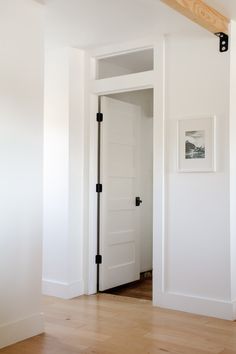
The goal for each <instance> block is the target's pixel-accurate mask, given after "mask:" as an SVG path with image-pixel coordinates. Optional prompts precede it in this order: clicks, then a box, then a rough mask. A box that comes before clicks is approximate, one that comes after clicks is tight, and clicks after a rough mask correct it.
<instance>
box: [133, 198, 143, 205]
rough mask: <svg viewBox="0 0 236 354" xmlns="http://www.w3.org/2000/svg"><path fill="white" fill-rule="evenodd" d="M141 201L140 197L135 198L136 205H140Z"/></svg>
mask: <svg viewBox="0 0 236 354" xmlns="http://www.w3.org/2000/svg"><path fill="white" fill-rule="evenodd" d="M142 202H143V201H142V200H141V199H140V197H136V198H135V205H136V206H140V204H141V203H142Z"/></svg>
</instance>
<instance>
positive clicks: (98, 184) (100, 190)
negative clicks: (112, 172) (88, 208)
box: [96, 183, 102, 193]
mask: <svg viewBox="0 0 236 354" xmlns="http://www.w3.org/2000/svg"><path fill="white" fill-rule="evenodd" d="M96 192H97V193H102V184H101V183H97V184H96Z"/></svg>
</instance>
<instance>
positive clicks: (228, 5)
mask: <svg viewBox="0 0 236 354" xmlns="http://www.w3.org/2000/svg"><path fill="white" fill-rule="evenodd" d="M205 2H206V3H207V4H208V5H210V6H212V7H213V8H215V9H216V10H218V11H219V12H221V13H222V14H223V15H225V16H227V17H228V18H229V19H231V20H235V21H236V1H235V0H205Z"/></svg>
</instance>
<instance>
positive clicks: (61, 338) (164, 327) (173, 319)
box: [0, 294, 236, 354]
mask: <svg viewBox="0 0 236 354" xmlns="http://www.w3.org/2000/svg"><path fill="white" fill-rule="evenodd" d="M44 308H45V317H46V327H45V334H44V335H41V336H38V337H35V338H32V339H30V340H27V341H24V342H21V343H19V344H17V345H14V346H11V347H8V348H5V349H2V350H0V353H1V354H76V353H77V354H78V353H83V354H163V353H173V354H174V353H175V354H207V353H211V354H216V353H217V354H220V353H221V354H233V353H236V323H235V322H229V321H223V320H217V319H213V318H207V317H203V316H194V315H190V314H185V313H181V312H176V311H169V310H163V309H158V308H155V307H152V305H151V302H150V301H147V300H139V299H132V298H128V297H120V296H116V295H108V294H99V295H94V296H82V297H80V298H77V299H73V300H67V301H66V300H58V299H55V298H49V297H46V298H45V299H44Z"/></svg>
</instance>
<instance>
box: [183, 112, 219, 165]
mask: <svg viewBox="0 0 236 354" xmlns="http://www.w3.org/2000/svg"><path fill="white" fill-rule="evenodd" d="M177 150H178V155H177V159H178V170H179V172H213V171H215V117H206V118H196V119H181V120H179V121H178V149H177Z"/></svg>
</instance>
